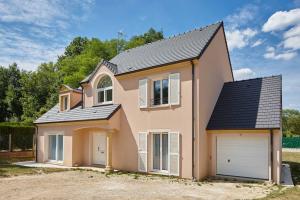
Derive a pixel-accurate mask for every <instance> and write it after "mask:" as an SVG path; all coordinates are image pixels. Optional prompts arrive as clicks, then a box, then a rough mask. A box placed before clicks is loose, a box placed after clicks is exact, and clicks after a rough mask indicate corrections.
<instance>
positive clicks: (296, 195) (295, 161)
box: [263, 152, 300, 200]
mask: <svg viewBox="0 0 300 200" xmlns="http://www.w3.org/2000/svg"><path fill="white" fill-rule="evenodd" d="M282 161H283V162H284V163H288V164H289V165H290V167H291V172H292V178H293V182H294V184H295V186H296V187H293V188H285V187H282V186H275V187H277V188H275V190H274V191H273V192H272V193H271V194H269V195H268V196H267V197H265V198H263V199H264V200H269V199H273V200H281V199H282V200H283V199H291V200H298V199H300V153H298V152H282Z"/></svg>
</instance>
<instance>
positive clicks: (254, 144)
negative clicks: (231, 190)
mask: <svg viewBox="0 0 300 200" xmlns="http://www.w3.org/2000/svg"><path fill="white" fill-rule="evenodd" d="M268 136H269V135H268V134H265V135H264V134H260V135H256V134H254V135H253V136H252V135H251V134H250V135H249V134H226V135H218V136H217V137H216V139H217V141H216V147H217V152H216V154H217V155H216V157H217V169H216V174H217V175H227V176H238V177H247V178H256V179H268V178H269V150H268V149H269V137H268Z"/></svg>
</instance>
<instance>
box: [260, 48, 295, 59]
mask: <svg viewBox="0 0 300 200" xmlns="http://www.w3.org/2000/svg"><path fill="white" fill-rule="evenodd" d="M297 55H298V54H297V52H295V51H283V52H281V53H276V51H275V48H274V47H267V49H266V53H265V54H264V58H266V59H272V60H291V59H293V58H294V57H296V56H297Z"/></svg>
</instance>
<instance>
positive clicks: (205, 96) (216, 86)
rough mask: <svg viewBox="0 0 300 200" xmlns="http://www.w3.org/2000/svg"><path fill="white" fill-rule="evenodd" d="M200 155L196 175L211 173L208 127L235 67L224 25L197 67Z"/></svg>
mask: <svg viewBox="0 0 300 200" xmlns="http://www.w3.org/2000/svg"><path fill="white" fill-rule="evenodd" d="M195 76H196V88H195V90H196V108H195V110H196V113H195V114H196V121H198V122H199V123H197V124H196V147H195V149H196V151H195V152H196V154H195V162H196V165H195V175H196V177H197V178H198V179H202V178H204V177H206V176H207V175H208V146H207V142H208V141H207V133H206V126H207V124H208V121H209V119H210V116H211V114H212V112H213V109H214V106H215V104H216V102H217V100H218V97H219V94H220V92H221V90H222V87H223V84H224V82H229V81H232V80H233V78H232V73H231V67H230V63H229V60H228V55H227V51H226V43H225V39H224V32H223V29H222V28H221V29H220V30H219V31H218V32H217V34H216V35H215V38H214V39H213V40H212V42H211V43H210V45H209V46H208V47H207V49H206V51H205V52H204V54H203V55H202V56H201V58H200V60H199V63H198V64H197V66H196V71H195Z"/></svg>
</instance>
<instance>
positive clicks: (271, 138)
mask: <svg viewBox="0 0 300 200" xmlns="http://www.w3.org/2000/svg"><path fill="white" fill-rule="evenodd" d="M270 142H271V149H270V153H271V155H270V158H271V169H270V170H271V181H273V163H274V161H273V129H270Z"/></svg>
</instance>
